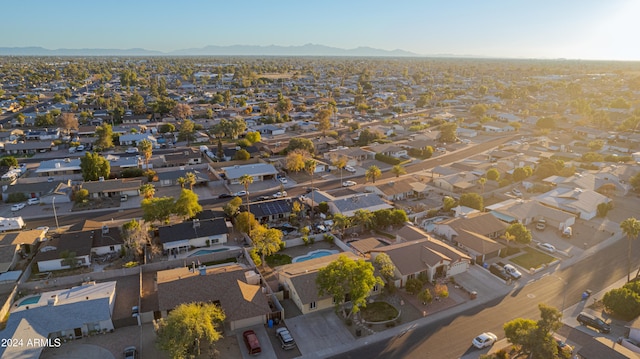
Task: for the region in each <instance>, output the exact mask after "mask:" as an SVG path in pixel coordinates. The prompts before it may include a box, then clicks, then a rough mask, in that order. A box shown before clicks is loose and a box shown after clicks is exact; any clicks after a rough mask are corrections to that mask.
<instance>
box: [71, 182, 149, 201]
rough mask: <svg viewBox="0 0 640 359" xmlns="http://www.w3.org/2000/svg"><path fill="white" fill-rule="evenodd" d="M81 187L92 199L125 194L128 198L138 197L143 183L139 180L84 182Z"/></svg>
mask: <svg viewBox="0 0 640 359" xmlns="http://www.w3.org/2000/svg"><path fill="white" fill-rule="evenodd" d="M80 186H81V187H82V188H83V189H86V190H87V191H89V197H92V198H102V197H120V196H121V195H123V194H126V195H127V196H138V195H140V186H142V181H141V180H139V179H129V178H120V179H112V180H104V181H89V182H82V184H81V185H80Z"/></svg>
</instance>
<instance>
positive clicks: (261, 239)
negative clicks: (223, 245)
mask: <svg viewBox="0 0 640 359" xmlns="http://www.w3.org/2000/svg"><path fill="white" fill-rule="evenodd" d="M249 237H251V241H252V242H253V246H254V248H255V249H256V250H257V251H258V252H259V253H260V255H261V256H262V264H263V265H264V264H265V260H264V257H266V256H270V255H272V254H274V253H276V252H278V251H279V250H280V248H282V247H281V244H282V243H283V242H282V231H281V230H279V229H276V228H265V227H264V226H262V225H258V226H256V227H255V228H254V229H253V230H251V232H250V234H249Z"/></svg>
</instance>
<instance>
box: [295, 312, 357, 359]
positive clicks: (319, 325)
mask: <svg viewBox="0 0 640 359" xmlns="http://www.w3.org/2000/svg"><path fill="white" fill-rule="evenodd" d="M286 323H287V328H289V331H290V332H291V333H292V335H293V337H294V338H296V343H297V344H298V349H300V353H302V355H306V354H310V353H314V352H319V351H322V350H325V349H327V348H330V347H335V346H340V345H342V344H348V343H351V342H353V341H354V340H355V339H354V337H353V335H351V333H350V332H349V330H348V329H347V328H346V326H345V324H344V322H343V321H342V320H340V318H338V316H337V315H336V314H335V313H334V312H333V309H327V310H323V311H320V312H317V313H311V314H306V315H299V316H297V317H295V318H288V319H287V320H286Z"/></svg>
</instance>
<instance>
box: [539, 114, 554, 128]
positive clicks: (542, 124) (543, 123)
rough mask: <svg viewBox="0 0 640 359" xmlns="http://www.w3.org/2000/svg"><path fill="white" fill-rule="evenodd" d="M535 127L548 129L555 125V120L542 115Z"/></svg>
mask: <svg viewBox="0 0 640 359" xmlns="http://www.w3.org/2000/svg"><path fill="white" fill-rule="evenodd" d="M536 127H538V128H540V129H547V130H550V129H553V128H555V127H556V121H555V120H554V119H553V118H550V117H542V118H540V119H539V120H538V121H537V122H536Z"/></svg>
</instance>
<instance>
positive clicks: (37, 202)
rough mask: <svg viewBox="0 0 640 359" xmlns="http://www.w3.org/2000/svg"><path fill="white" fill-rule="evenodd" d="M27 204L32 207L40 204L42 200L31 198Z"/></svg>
mask: <svg viewBox="0 0 640 359" xmlns="http://www.w3.org/2000/svg"><path fill="white" fill-rule="evenodd" d="M27 203H28V204H29V205H30V206H31V205H33V204H40V198H38V197H35V198H29V199H28V200H27Z"/></svg>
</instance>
